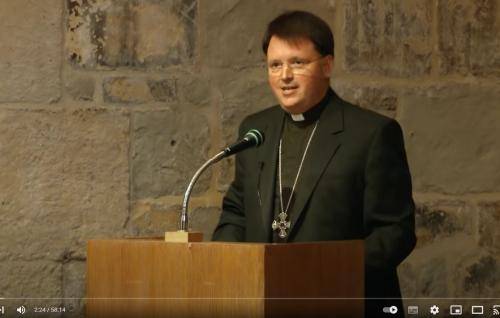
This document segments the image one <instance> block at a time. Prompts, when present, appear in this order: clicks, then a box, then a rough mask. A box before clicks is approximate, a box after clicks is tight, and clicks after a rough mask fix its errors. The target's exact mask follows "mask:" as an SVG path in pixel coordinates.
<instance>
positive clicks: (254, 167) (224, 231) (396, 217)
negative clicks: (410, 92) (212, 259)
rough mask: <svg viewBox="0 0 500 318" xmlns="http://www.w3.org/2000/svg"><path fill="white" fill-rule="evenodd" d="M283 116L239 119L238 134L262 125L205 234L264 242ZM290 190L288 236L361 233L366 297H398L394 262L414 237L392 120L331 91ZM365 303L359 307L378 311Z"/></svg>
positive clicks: (407, 182)
mask: <svg viewBox="0 0 500 318" xmlns="http://www.w3.org/2000/svg"><path fill="white" fill-rule="evenodd" d="M284 116H285V112H284V111H283V110H282V109H281V108H280V107H279V106H274V107H271V108H268V109H266V110H264V111H261V112H259V113H256V114H253V115H250V116H249V117H247V118H245V120H244V121H243V122H242V124H241V126H240V129H239V136H240V138H241V137H242V136H243V135H244V134H245V133H246V132H247V131H248V130H249V129H252V128H256V129H259V130H261V131H263V132H264V135H265V142H264V143H263V144H262V145H261V146H260V147H258V148H254V149H250V150H247V151H244V152H241V153H239V154H238V155H237V156H236V172H235V179H234V181H233V183H232V184H231V186H230V188H229V190H228V192H227V194H226V196H225V197H224V201H223V211H222V214H221V218H220V221H219V224H218V226H217V228H216V229H215V232H214V235H213V240H216V241H246V242H271V239H272V237H271V234H272V233H271V232H272V229H271V223H272V216H273V199H274V190H275V180H276V179H275V178H276V162H277V154H278V144H279V139H280V134H281V128H282V123H283V120H284ZM296 195H297V196H296V198H295V200H296V201H295V203H294V205H293V207H292V211H291V213H290V215H291V223H292V224H291V229H290V234H289V239H288V241H289V242H305V241H330V240H351V239H364V240H365V262H366V263H365V267H366V276H365V277H366V282H365V294H366V297H377V298H385V297H390V298H399V297H401V293H400V289H399V283H398V278H397V273H396V267H397V266H398V264H399V263H400V262H401V261H402V260H403V259H404V258H405V257H406V256H408V254H409V253H410V252H411V251H412V249H413V248H414V246H415V242H416V238H415V221H414V203H413V199H412V189H411V177H410V172H409V169H408V164H407V160H406V154H405V149H404V142H403V134H402V131H401V128H400V126H399V124H398V123H397V122H396V121H395V120H393V119H390V118H387V117H385V116H382V115H379V114H377V113H374V112H372V111H369V110H365V109H362V108H360V107H358V106H355V105H352V104H349V103H347V102H345V101H343V100H341V99H340V98H339V97H338V96H336V95H335V94H333V97H332V98H331V99H330V102H329V104H328V105H326V107H325V109H324V110H323V112H322V114H321V117H320V119H319V124H318V127H317V131H316V134H315V136H314V138H313V139H312V142H311V145H310V148H309V152H308V154H307V156H306V159H305V162H304V168H303V171H302V173H301V180H300V181H299V183H298V184H297V188H296ZM383 303H384V302H379V303H378V306H382V304H383ZM387 303H388V304H395V305H401V303H400V302H397V301H396V302H394V301H388V302H387ZM370 305H371V304H370V303H367V306H368V308H367V310H377V311H381V308H380V309H373V308H372V309H370V308H369V307H370ZM399 309H400V310H401V311H402V309H403V308H401V307H399ZM373 316H376V315H372V317H373Z"/></svg>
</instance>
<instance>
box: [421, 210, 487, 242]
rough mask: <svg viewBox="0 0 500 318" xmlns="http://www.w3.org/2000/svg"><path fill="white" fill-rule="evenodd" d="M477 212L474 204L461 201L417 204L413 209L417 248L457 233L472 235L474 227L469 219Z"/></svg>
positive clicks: (472, 218)
mask: <svg viewBox="0 0 500 318" xmlns="http://www.w3.org/2000/svg"><path fill="white" fill-rule="evenodd" d="M477 213H478V207H477V206H476V205H468V204H466V203H465V202H463V201H462V202H460V201H455V202H439V201H438V202H426V203H419V204H417V205H416V209H415V222H416V230H417V236H418V242H417V248H422V247H424V246H427V245H431V244H433V243H435V242H437V241H439V240H441V239H444V238H449V237H453V236H454V235H457V234H467V235H473V234H474V227H473V225H472V224H471V223H472V222H471V221H473V220H474V217H475V216H477Z"/></svg>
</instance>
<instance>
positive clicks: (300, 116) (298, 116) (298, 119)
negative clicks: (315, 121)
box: [290, 114, 306, 121]
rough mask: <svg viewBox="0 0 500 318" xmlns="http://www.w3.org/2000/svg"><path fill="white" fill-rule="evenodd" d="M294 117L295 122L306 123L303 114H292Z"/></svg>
mask: <svg viewBox="0 0 500 318" xmlns="http://www.w3.org/2000/svg"><path fill="white" fill-rule="evenodd" d="M290 115H291V116H292V119H293V121H304V120H306V118H305V117H304V115H303V114H290Z"/></svg>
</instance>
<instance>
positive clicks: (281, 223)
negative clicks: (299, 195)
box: [272, 120, 319, 238]
mask: <svg viewBox="0 0 500 318" xmlns="http://www.w3.org/2000/svg"><path fill="white" fill-rule="evenodd" d="M318 123H319V120H318V121H316V124H315V125H314V128H313V131H312V132H311V135H310V136H309V140H308V141H307V144H306V149H304V154H303V155H302V159H301V160H300V165H299V169H298V171H297V175H296V176H295V181H294V182H293V186H292V192H291V193H290V197H289V198H288V202H287V204H286V208H285V209H283V185H282V183H281V170H282V164H281V148H282V147H281V145H282V142H283V138H280V145H279V153H278V178H279V190H280V207H281V212H280V213H279V215H278V218H279V220H274V221H273V224H272V228H273V231H276V230H279V234H278V235H279V237H280V238H285V237H287V235H288V233H287V232H286V230H287V229H289V228H290V225H291V224H290V221H287V218H288V209H289V208H290V203H291V202H292V198H293V195H294V194H295V187H296V186H297V182H298V180H299V176H300V172H301V171H302V165H303V164H304V159H305V158H306V154H307V151H308V150H309V145H310V144H311V140H312V138H313V136H314V133H315V132H316V127H318Z"/></svg>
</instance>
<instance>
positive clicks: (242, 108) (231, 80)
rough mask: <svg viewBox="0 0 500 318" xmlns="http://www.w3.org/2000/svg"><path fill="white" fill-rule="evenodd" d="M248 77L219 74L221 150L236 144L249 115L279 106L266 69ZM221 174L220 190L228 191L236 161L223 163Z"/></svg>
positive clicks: (250, 73) (253, 72)
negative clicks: (240, 127) (270, 86)
mask: <svg viewBox="0 0 500 318" xmlns="http://www.w3.org/2000/svg"><path fill="white" fill-rule="evenodd" d="M246 73H247V74H248V76H247V77H241V76H240V75H239V74H238V73H236V72H232V71H227V72H221V73H219V74H218V76H217V78H220V79H221V80H220V81H218V82H217V86H218V96H219V103H220V108H221V114H220V116H221V118H220V123H221V127H222V144H221V145H219V148H222V147H224V146H225V145H227V144H230V143H233V142H235V141H236V140H237V138H238V129H239V125H240V123H241V121H242V120H243V119H244V118H245V117H246V116H248V115H250V114H253V113H255V112H257V111H260V110H263V109H265V108H268V107H270V106H273V105H276V104H277V101H276V99H275V98H274V96H273V93H272V92H271V89H270V88H269V87H268V84H267V73H266V71H265V69H263V68H253V69H249V70H247V71H246ZM221 164H222V166H223V167H222V174H221V176H220V179H219V183H218V187H219V190H220V191H226V189H227V188H228V186H229V183H230V182H231V180H232V179H233V175H234V171H233V170H234V169H233V165H234V157H230V158H228V159H227V160H224V161H223V162H221Z"/></svg>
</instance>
